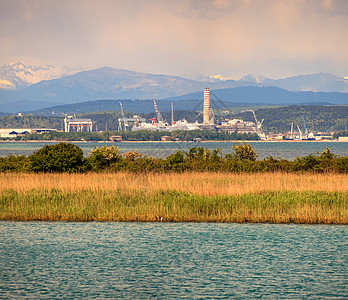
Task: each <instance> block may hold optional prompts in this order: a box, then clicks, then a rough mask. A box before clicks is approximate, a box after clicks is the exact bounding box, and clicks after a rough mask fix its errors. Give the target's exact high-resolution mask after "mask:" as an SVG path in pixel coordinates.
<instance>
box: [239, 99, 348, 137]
mask: <svg viewBox="0 0 348 300" xmlns="http://www.w3.org/2000/svg"><path fill="white" fill-rule="evenodd" d="M255 113H256V116H257V118H258V120H260V121H261V120H262V119H264V122H263V124H262V125H263V129H264V130H265V131H266V132H269V131H273V132H287V131H290V128H291V123H294V130H296V131H297V125H298V126H299V127H300V129H301V130H302V131H304V124H303V117H304V118H305V122H306V127H307V129H308V130H311V131H326V132H330V131H338V130H346V128H347V127H348V105H344V106H338V105H337V106H321V105H320V106H319V105H291V106H284V107H278V108H263V109H259V110H257V111H255ZM234 117H235V118H239V119H243V120H244V121H254V117H253V115H252V113H250V112H244V113H238V114H235V115H234Z"/></svg>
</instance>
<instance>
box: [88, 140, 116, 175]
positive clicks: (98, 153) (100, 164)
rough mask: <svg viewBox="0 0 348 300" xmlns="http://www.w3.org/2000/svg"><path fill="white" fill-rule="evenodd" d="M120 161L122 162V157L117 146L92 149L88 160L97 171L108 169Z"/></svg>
mask: <svg viewBox="0 0 348 300" xmlns="http://www.w3.org/2000/svg"><path fill="white" fill-rule="evenodd" d="M120 160H122V155H121V153H120V151H119V149H118V147H116V146H111V147H107V146H103V147H100V148H99V147H95V148H94V149H92V151H91V153H90V154H89V156H88V159H87V161H88V163H89V164H90V166H91V168H92V169H93V170H95V171H97V170H99V169H102V168H107V167H109V166H110V165H111V164H114V163H116V162H119V161H120Z"/></svg>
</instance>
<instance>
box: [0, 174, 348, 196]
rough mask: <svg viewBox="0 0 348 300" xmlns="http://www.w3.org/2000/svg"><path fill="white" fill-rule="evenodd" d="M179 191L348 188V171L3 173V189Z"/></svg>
mask: <svg viewBox="0 0 348 300" xmlns="http://www.w3.org/2000/svg"><path fill="white" fill-rule="evenodd" d="M52 188H55V189H59V190H63V191H69V192H75V191H81V190H89V191H99V190H102V191H105V190H119V191H124V192H129V191H147V192H155V191H159V190H161V191H179V192H183V193H188V194H191V195H201V196H216V195H226V196H229V195H235V196H238V195H243V194H245V193H261V192H268V191H279V192H284V191H297V192H303V191H325V192H347V191H348V174H293V173H262V174H261V173H252V174H247V173H242V174H235V173H212V172H205V173H199V172H192V173H191V172H187V173H164V174H158V173H149V174H138V175H137V174H134V173H127V172H119V173H86V174H67V173H56V174H54V173H46V174H26V173H0V191H3V190H7V189H13V190H15V191H23V192H24V191H28V190H32V189H52Z"/></svg>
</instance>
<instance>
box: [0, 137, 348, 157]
mask: <svg viewBox="0 0 348 300" xmlns="http://www.w3.org/2000/svg"><path fill="white" fill-rule="evenodd" d="M248 143H249V144H251V146H252V147H253V148H254V149H255V150H256V152H257V153H258V155H259V159H263V158H264V157H267V156H273V157H274V158H279V157H280V158H283V159H288V160H294V159H295V158H296V157H297V156H298V157H303V156H306V155H309V154H316V153H321V152H323V151H324V150H325V149H326V147H328V148H330V150H331V151H332V152H333V153H334V154H337V155H341V156H348V143H345V142H314V141H307V142H304V141H302V142H248ZM50 144H55V143H54V142H47V143H46V142H3V143H0V156H7V155H10V154H13V155H30V154H32V153H33V152H34V151H36V150H38V149H40V148H42V147H43V146H45V145H50ZM75 144H76V145H77V146H79V147H80V148H81V149H82V150H83V152H84V155H88V153H90V152H91V150H92V149H93V148H95V147H102V146H103V145H107V146H111V145H115V146H117V147H119V149H120V151H121V153H125V152H128V151H138V152H139V153H142V154H145V155H148V156H154V157H165V156H167V155H170V154H172V153H174V152H175V151H177V150H179V149H182V150H184V151H186V150H187V149H189V148H191V147H204V148H207V149H220V150H221V152H222V153H223V154H227V153H233V151H232V148H231V146H232V145H235V144H236V143H235V142H200V143H191V142H136V143H134V142H122V143H111V142H77V143H75Z"/></svg>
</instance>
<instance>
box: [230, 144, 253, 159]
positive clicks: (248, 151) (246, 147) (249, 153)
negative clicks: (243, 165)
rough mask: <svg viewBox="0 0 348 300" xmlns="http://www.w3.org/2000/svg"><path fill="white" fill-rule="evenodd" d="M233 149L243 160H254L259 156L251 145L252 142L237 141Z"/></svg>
mask: <svg viewBox="0 0 348 300" xmlns="http://www.w3.org/2000/svg"><path fill="white" fill-rule="evenodd" d="M232 149H233V150H234V152H235V153H236V156H237V158H239V159H241V160H243V159H247V160H252V161H255V160H256V158H257V157H258V155H257V153H256V151H255V150H254V148H253V147H251V145H250V144H248V143H246V142H243V143H239V142H238V143H237V144H236V145H234V146H232Z"/></svg>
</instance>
